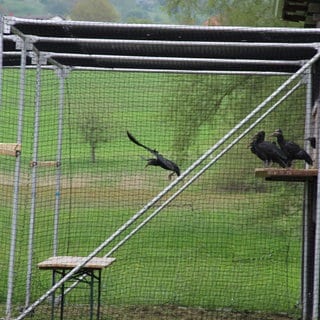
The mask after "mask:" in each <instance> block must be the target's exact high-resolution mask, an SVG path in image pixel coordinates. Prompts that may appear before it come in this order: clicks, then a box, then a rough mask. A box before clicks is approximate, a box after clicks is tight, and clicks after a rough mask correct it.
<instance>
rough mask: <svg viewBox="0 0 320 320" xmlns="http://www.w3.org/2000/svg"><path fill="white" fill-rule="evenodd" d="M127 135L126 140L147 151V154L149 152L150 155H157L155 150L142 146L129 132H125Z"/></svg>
mask: <svg viewBox="0 0 320 320" xmlns="http://www.w3.org/2000/svg"><path fill="white" fill-rule="evenodd" d="M127 135H128V138H129V139H130V140H131V141H132V142H133V143H135V144H136V145H138V146H140V147H142V148H144V149H146V150H148V151H149V152H151V153H152V154H154V155H157V154H158V152H157V151H156V150H153V149H151V148H149V147H147V146H145V145H144V144H142V143H140V142H139V141H138V140H137V139H136V138H135V137H134V136H133V135H132V134H131V133H130V132H129V131H127Z"/></svg>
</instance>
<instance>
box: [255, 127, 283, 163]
mask: <svg viewBox="0 0 320 320" xmlns="http://www.w3.org/2000/svg"><path fill="white" fill-rule="evenodd" d="M265 135H266V134H265V132H264V131H259V132H258V133H257V134H256V135H255V136H254V137H253V140H252V142H251V143H250V150H251V152H252V153H254V154H255V155H256V156H257V157H258V158H259V159H261V160H262V161H263V163H264V166H265V167H269V166H270V165H271V164H272V163H273V162H276V163H278V164H279V165H280V166H281V167H282V168H285V167H288V158H287V157H286V155H285V154H284V153H283V152H282V150H281V149H280V148H279V147H278V146H277V145H276V144H275V143H273V142H269V141H265V140H264V139H265Z"/></svg>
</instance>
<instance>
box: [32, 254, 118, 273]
mask: <svg viewBox="0 0 320 320" xmlns="http://www.w3.org/2000/svg"><path fill="white" fill-rule="evenodd" d="M85 259H86V257H72V256H56V257H51V258H49V259H47V260H45V261H42V262H40V263H38V268H39V269H73V268H74V267H76V266H77V265H79V264H80V263H81V262H82V261H84V260H85ZM115 260H116V259H115V258H99V257H94V258H92V259H91V260H90V261H89V262H88V263H86V264H85V265H84V266H83V267H82V268H83V269H94V270H101V269H104V268H106V267H108V266H110V265H111V264H112V263H113V262H114V261H115Z"/></svg>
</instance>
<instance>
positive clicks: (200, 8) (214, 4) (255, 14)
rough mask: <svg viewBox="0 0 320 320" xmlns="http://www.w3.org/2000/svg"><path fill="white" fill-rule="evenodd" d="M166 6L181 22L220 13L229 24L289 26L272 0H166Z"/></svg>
mask: <svg viewBox="0 0 320 320" xmlns="http://www.w3.org/2000/svg"><path fill="white" fill-rule="evenodd" d="M165 8H166V10H167V12H168V13H169V14H170V15H171V16H175V17H177V18H178V19H179V21H180V22H181V23H184V21H190V22H196V21H197V20H199V17H204V16H205V19H208V18H209V17H211V16H215V15H218V16H219V17H221V18H222V20H223V24H224V25H229V26H288V25H292V23H290V22H286V21H282V20H280V19H279V18H277V17H275V15H274V7H273V1H270V0H262V1H256V0H229V1H226V0H189V1H184V0H165Z"/></svg>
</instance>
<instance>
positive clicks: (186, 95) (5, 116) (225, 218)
mask: <svg viewBox="0 0 320 320" xmlns="http://www.w3.org/2000/svg"><path fill="white" fill-rule="evenodd" d="M38 72H39V71H38ZM38 75H39V74H38ZM3 77H4V81H3V82H4V83H5V87H4V89H3V95H2V106H1V109H0V113H1V117H0V119H1V124H0V126H1V129H0V142H8V143H15V142H16V135H17V130H18V129H17V125H18V114H19V110H18V109H19V99H21V97H19V92H20V91H19V84H20V74H19V72H18V71H17V70H13V69H6V70H5V72H4V75H3ZM36 78H37V71H36V70H26V84H25V89H24V94H25V95H24V110H23V131H22V141H21V144H22V153H21V155H19V161H21V168H20V175H19V177H20V180H19V181H18V182H17V181H15V168H16V162H17V161H18V157H12V156H10V155H1V161H0V174H1V183H0V188H1V189H0V197H1V203H2V206H1V216H0V226H1V247H2V250H1V259H0V261H1V262H0V263H1V270H2V273H1V274H2V276H1V279H0V284H1V288H2V289H1V290H0V299H1V304H2V305H3V306H4V305H5V303H6V299H7V290H8V279H7V275H8V272H9V270H8V269H9V266H8V261H9V259H10V257H9V252H10V246H12V242H11V239H12V234H11V233H12V230H11V224H12V216H13V210H14V207H15V206H17V223H16V248H15V253H14V255H15V256H14V257H15V260H14V266H15V267H14V279H13V284H14V286H13V299H12V301H13V305H14V310H13V313H14V314H18V313H19V311H20V310H21V308H22V309H23V307H24V306H25V305H26V304H27V305H28V303H26V301H27V302H30V301H35V300H36V299H37V298H38V297H39V296H41V295H42V294H43V293H44V292H46V291H47V290H48V289H49V288H50V287H51V278H52V274H51V272H50V271H44V270H39V269H38V267H37V264H38V263H39V262H41V261H43V260H46V259H47V258H49V257H51V256H53V255H59V256H83V257H85V256H87V255H88V254H90V253H91V252H92V251H93V250H94V249H95V248H96V247H97V246H99V245H100V244H101V243H102V242H103V241H105V239H107V238H108V237H109V236H110V235H112V234H113V233H114V232H115V231H116V230H118V229H119V228H120V227H121V226H123V225H124V224H125V223H126V222H127V221H128V220H129V219H130V218H131V217H132V216H133V215H134V214H135V213H136V212H138V211H139V210H141V208H144V206H145V205H146V204H147V203H149V202H150V201H151V200H152V199H153V198H154V197H156V196H157V195H158V194H159V193H160V192H162V190H164V189H165V188H166V187H167V186H168V185H169V184H170V183H172V181H174V179H176V176H172V177H170V176H169V174H170V173H171V172H170V171H166V170H163V169H162V168H160V167H155V166H152V165H149V166H147V167H146V164H147V162H148V161H149V159H150V158H152V157H154V155H153V154H152V153H151V152H149V151H148V150H146V149H144V148H142V147H140V146H138V145H135V144H134V143H132V142H131V141H130V140H129V139H128V136H127V131H129V132H130V133H131V134H132V135H133V136H134V137H135V138H136V139H137V140H138V141H139V142H140V143H142V144H144V145H146V146H148V147H149V148H151V150H157V151H159V152H160V153H161V154H162V155H164V156H165V157H166V158H168V159H170V160H172V161H174V162H175V163H176V164H177V165H178V166H179V167H180V170H181V172H183V171H184V170H186V169H187V168H188V167H189V166H190V165H191V164H192V163H194V162H195V161H197V159H199V157H201V156H202V155H203V154H204V153H205V152H207V150H208V149H210V148H211V147H212V146H213V145H214V144H216V143H217V142H218V141H220V139H221V138H222V137H224V136H225V135H226V134H228V132H230V130H232V129H233V128H234V127H235V126H236V125H237V124H238V123H239V121H241V120H242V119H244V118H245V117H246V116H247V115H248V114H249V113H250V112H251V111H252V110H253V109H254V108H255V107H256V106H257V105H259V104H260V103H261V102H262V101H264V100H265V99H266V98H268V97H269V96H270V95H271V94H272V93H273V92H274V91H275V90H276V89H277V88H278V87H279V86H280V85H281V84H282V83H283V82H284V81H285V80H286V79H287V76H257V75H256V76H254V75H251V76H247V75H246V76H244V75H222V74H220V75H218V74H211V75H210V74H169V73H137V72H111V71H110V72H93V71H90V72H86V71H71V72H70V73H69V74H67V75H66V77H65V79H64V94H63V100H64V101H63V103H61V100H60V98H61V96H60V93H61V90H59V88H61V87H60V86H61V77H59V75H58V74H57V73H56V72H54V71H52V70H42V71H41V84H40V88H41V89H40V92H41V95H40V107H39V109H38V114H37V111H36V110H37V108H36V103H35V99H36ZM298 81H300V79H298ZM296 83H297V82H295V83H293V84H292V85H291V86H293V85H295V84H296ZM288 90H289V89H288ZM305 97H306V88H305V85H304V84H301V86H300V87H299V88H298V89H297V90H295V91H294V92H293V93H292V94H291V95H289V96H288V97H287V98H286V99H285V100H284V101H283V102H282V103H281V104H280V105H279V106H278V107H277V108H276V109H275V110H274V111H273V112H272V113H270V114H269V115H268V116H267V117H265V118H264V119H261V121H260V122H259V123H258V124H257V125H256V126H255V127H253V128H252V129H250V130H249V129H248V134H246V135H244V137H243V138H242V139H240V140H239V141H238V142H237V143H235V144H234V145H233V146H232V148H230V150H228V151H227V152H226V153H225V154H223V156H222V157H221V158H219V159H218V160H217V161H216V162H214V164H213V165H212V166H211V167H210V168H208V170H206V171H205V172H204V173H203V174H202V175H201V176H199V178H198V179H196V180H195V181H194V182H193V183H191V184H190V185H189V186H188V187H187V188H186V189H185V190H184V191H183V192H182V193H180V194H179V195H177V197H176V198H174V199H173V200H172V201H170V202H169V203H168V204H167V205H166V206H165V207H164V208H163V210H162V208H161V205H162V204H163V202H164V201H166V200H167V199H168V198H169V196H170V193H169V194H168V195H164V197H162V198H161V199H160V200H159V201H157V202H156V203H155V204H154V205H153V206H151V209H150V210H147V211H146V213H144V214H143V215H142V217H141V218H140V219H138V220H137V221H136V222H135V223H133V224H132V226H131V227H130V228H128V230H126V231H124V232H123V233H121V234H120V235H119V236H118V237H116V239H115V242H112V243H111V244H110V245H109V246H108V247H107V248H106V249H105V250H103V251H102V252H101V253H100V254H99V256H103V255H106V254H107V253H108V252H109V250H111V248H112V247H113V245H115V243H117V242H118V241H121V240H122V239H124V238H125V237H126V236H127V235H128V234H129V233H130V232H131V230H133V228H135V227H136V226H137V225H138V224H139V223H140V222H141V221H142V220H143V219H145V218H146V217H148V215H150V214H152V212H153V211H154V210H157V209H159V214H157V215H155V217H154V218H152V219H150V221H149V223H147V224H146V225H145V226H144V227H143V228H141V230H139V231H138V232H137V233H136V234H134V235H133V236H132V237H130V239H129V240H128V241H126V242H124V243H123V245H121V246H119V248H117V250H114V252H112V255H111V256H112V257H115V258H116V262H115V263H114V264H113V265H112V266H110V267H109V268H106V269H105V270H103V272H102V292H101V294H102V298H101V301H102V308H101V314H102V318H103V319H107V318H108V317H109V318H110V319H135V318H137V319H142V318H146V319H147V318H148V319H149V318H150V319H172V318H181V319H242V318H241V317H242V316H243V315H244V314H246V315H247V317H249V314H251V313H252V317H254V314H256V313H257V314H259V317H260V319H262V318H263V317H264V316H265V315H268V319H272V318H271V317H272V315H274V317H275V318H274V319H276V315H279V314H286V315H287V318H294V317H295V316H297V315H298V314H299V312H300V311H299V301H300V290H301V289H300V288H301V284H300V277H301V265H300V264H301V232H302V231H301V230H302V208H303V193H304V191H303V183H301V182H281V181H277V182H271V181H265V180H264V179H262V178H258V177H256V176H255V173H254V171H255V168H257V167H263V163H262V161H261V160H260V159H258V158H257V157H256V156H255V155H254V154H253V153H252V152H251V151H250V147H249V143H250V142H251V139H252V137H253V136H254V135H255V134H256V133H257V132H258V131H260V130H264V131H265V132H266V139H267V140H269V141H275V138H274V137H271V136H270V135H271V134H272V133H273V132H274V130H275V129H277V128H281V129H282V131H283V132H284V135H285V137H287V138H289V139H291V140H294V141H296V142H298V143H299V144H300V145H301V146H303V145H304V143H305V141H304V139H305V114H306V111H305V105H306V98H305ZM272 103H273V102H272ZM61 106H63V110H62V109H61ZM270 106H271V104H268V105H267V106H266V108H268V107H270ZM266 108H264V109H262V111H261V112H260V113H257V114H256V115H255V116H254V117H253V118H252V120H251V121H250V122H249V123H247V124H245V125H244V126H243V127H242V128H241V130H240V132H243V131H244V130H245V129H246V128H249V126H250V125H251V124H252V123H254V121H255V120H257V119H258V118H259V117H260V116H261V115H262V113H263V112H265V110H266ZM61 112H63V117H62V118H61ZM36 119H37V120H36ZM61 121H63V123H62V122H61ZM59 124H60V125H61V124H62V127H60V128H59ZM61 128H62V129H63V130H60V129H61ZM37 131H38V133H37ZM59 134H62V136H61V138H62V145H61V148H60V145H59ZM238 134H239V133H238V132H237V133H235V135H232V136H231V137H230V138H229V139H226V141H225V143H223V144H221V146H220V147H219V148H217V150H216V151H215V152H214V153H213V154H212V155H210V156H209V157H208V159H205V160H204V164H207V163H208V162H209V161H212V160H213V159H214V157H215V156H217V155H218V154H219V152H221V151H222V150H223V149H224V148H225V147H226V146H228V144H230V143H231V142H232V140H233V139H234V138H235V137H237V135H238ZM37 135H38V145H36V147H35V142H36V141H37V139H36V137H37ZM306 148H307V149H309V146H306ZM35 151H36V152H35ZM60 152H61V159H60V158H59V153H60ZM35 155H36V157H35ZM60 160H61V163H60ZM273 166H274V167H277V165H276V164H274V165H273ZM304 166H305V164H304V162H303V161H296V162H295V164H294V167H295V168H303V167H304ZM198 170H199V169H198V168H196V169H195V170H194V172H197V171H198ZM170 178H171V180H170ZM188 179H189V177H186V178H184V179H183V181H181V182H180V184H179V185H182V184H183V183H186V182H187V181H188ZM179 185H178V186H179ZM14 186H18V187H19V189H18V194H16V198H17V199H14V198H15V197H14V195H13V190H14ZM176 188H177V187H176ZM15 201H16V202H15ZM32 217H34V221H32V219H31V218H32ZM32 227H33V228H34V229H33V230H32V229H31V228H32ZM30 234H32V235H33V238H31V239H30ZM30 245H31V248H32V249H31V251H30ZM30 258H31V262H30ZM30 263H31V265H30ZM28 265H29V267H30V266H31V272H30V270H29V272H28ZM28 281H29V282H28ZM28 291H30V292H28ZM58 293H59V290H57V293H56V295H58ZM89 294H90V292H89V290H88V285H87V283H81V284H79V285H78V286H77V287H76V288H75V289H73V290H71V291H70V292H69V293H68V294H67V295H66V298H65V300H66V301H65V317H66V318H67V319H88V312H89ZM94 294H95V299H94V300H95V301H96V299H97V296H96V295H97V293H94ZM29 300H30V301H29ZM58 304H59V301H58V300H57V301H56V305H58ZM3 308H4V307H3ZM50 310H51V299H47V300H46V301H45V302H44V303H42V304H41V306H39V307H38V308H36V309H35V313H34V317H35V319H47V318H48V317H49V315H50V312H51V311H50ZM55 310H56V311H55V312H57V313H58V312H59V308H56V309H55Z"/></svg>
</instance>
